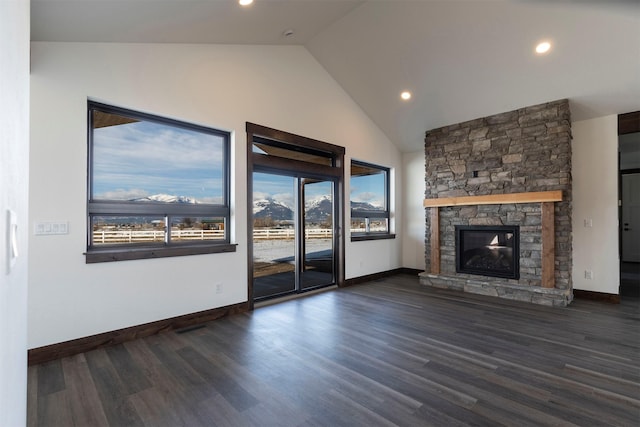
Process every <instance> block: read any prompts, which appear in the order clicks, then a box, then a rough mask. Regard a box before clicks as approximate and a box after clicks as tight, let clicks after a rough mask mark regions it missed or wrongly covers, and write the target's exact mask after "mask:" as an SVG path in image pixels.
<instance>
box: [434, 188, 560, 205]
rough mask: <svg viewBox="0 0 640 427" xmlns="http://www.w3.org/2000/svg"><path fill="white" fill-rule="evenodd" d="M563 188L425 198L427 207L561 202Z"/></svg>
mask: <svg viewBox="0 0 640 427" xmlns="http://www.w3.org/2000/svg"><path fill="white" fill-rule="evenodd" d="M561 201H562V190H557V191H538V192H529V193H511V194H489V195H486V196H462V197H442V198H438V199H424V207H425V208H434V207H445V206H470V205H503V204H505V203H544V202H561Z"/></svg>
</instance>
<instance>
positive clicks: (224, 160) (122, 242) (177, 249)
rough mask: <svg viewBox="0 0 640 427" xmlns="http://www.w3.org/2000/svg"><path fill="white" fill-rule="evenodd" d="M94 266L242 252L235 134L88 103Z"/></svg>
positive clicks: (90, 251) (90, 250)
mask: <svg viewBox="0 0 640 427" xmlns="http://www.w3.org/2000/svg"><path fill="white" fill-rule="evenodd" d="M88 112H89V114H88V116H89V127H88V128H89V138H88V139H89V168H88V170H89V182H88V203H87V206H88V209H87V210H88V238H87V241H88V243H87V246H88V249H87V262H104V261H118V260H127V259H141V258H154V257H165V256H178V255H193V254H202V253H212V252H228V251H234V250H235V246H234V245H231V244H230V242H229V230H228V228H229V227H228V225H229V212H230V209H229V144H230V142H229V141H230V134H229V133H228V132H224V131H220V130H216V129H211V128H206V127H203V126H198V125H193V124H188V123H184V122H180V121H176V120H172V119H166V118H162V117H158V116H154V115H150V114H145V113H139V112H135V111H131V110H126V109H122V108H116V107H112V106H108V105H104V104H99V103H95V102H89V103H88Z"/></svg>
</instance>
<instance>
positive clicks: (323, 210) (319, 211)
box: [131, 194, 382, 223]
mask: <svg viewBox="0 0 640 427" xmlns="http://www.w3.org/2000/svg"><path fill="white" fill-rule="evenodd" d="M131 201H132V202H160V203H188V204H198V203H200V202H198V201H197V200H196V199H194V198H191V197H187V196H172V195H169V194H154V195H152V196H147V197H140V198H137V199H132V200H131ZM332 208H333V206H332V202H331V199H330V198H329V197H327V196H324V197H321V198H319V199H315V200H311V201H309V202H308V203H307V206H306V220H307V222H313V223H321V222H324V221H327V220H328V219H329V218H330V217H331V215H332ZM351 209H353V210H355V211H375V210H382V208H380V207H376V206H373V205H372V204H370V203H366V202H351ZM253 216H254V218H260V219H265V218H271V219H272V220H273V221H293V210H292V209H291V208H290V207H289V206H287V205H285V204H284V203H281V202H278V201H276V200H274V199H271V198H267V199H261V200H255V201H254V202H253Z"/></svg>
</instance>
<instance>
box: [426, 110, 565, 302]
mask: <svg viewBox="0 0 640 427" xmlns="http://www.w3.org/2000/svg"><path fill="white" fill-rule="evenodd" d="M425 155H426V194H425V197H426V198H429V199H432V198H442V197H457V196H479V195H488V194H509V193H525V192H538V191H550V190H562V197H563V200H562V202H556V203H555V209H554V213H555V224H554V225H555V288H543V287H542V286H541V271H542V256H541V251H542V244H541V240H542V225H541V205H540V203H525V204H502V205H480V206H456V207H445V208H440V245H441V247H440V257H441V262H440V273H439V274H437V275H436V274H431V265H430V263H431V246H430V245H431V242H430V236H431V232H430V230H431V227H430V224H429V215H428V214H427V215H426V217H427V233H426V237H425V243H426V245H425V247H426V254H425V255H426V265H427V270H426V271H425V273H422V274H421V277H420V280H421V283H423V284H425V285H430V286H436V287H442V288H449V289H457V290H464V291H467V292H474V293H481V294H487V295H494V296H499V297H503V298H509V299H516V300H520V301H529V302H534V303H538V304H545V305H552V306H566V305H567V304H568V303H569V302H571V300H572V298H573V295H572V285H571V263H572V258H571V119H570V111H569V102H568V101H567V100H561V101H555V102H549V103H546V104H540V105H535V106H531V107H527V108H522V109H519V110H515V111H509V112H506V113H502V114H497V115H494V116H490V117H485V118H481V119H476V120H471V121H468V122H464V123H459V124H455V125H451V126H445V127H442V128H439V129H433V130H430V131H428V132H427V133H426V138H425ZM429 209H435V208H429ZM456 225H519V226H520V279H519V280H513V279H501V278H492V277H485V276H478V275H469V274H458V273H456V270H455V226H456Z"/></svg>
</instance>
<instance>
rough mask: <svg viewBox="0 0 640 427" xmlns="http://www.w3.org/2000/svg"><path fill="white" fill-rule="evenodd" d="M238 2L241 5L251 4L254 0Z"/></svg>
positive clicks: (240, 0)
mask: <svg viewBox="0 0 640 427" xmlns="http://www.w3.org/2000/svg"><path fill="white" fill-rule="evenodd" d="M238 3H239V4H240V6H249V5H250V4H251V3H253V0H238Z"/></svg>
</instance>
